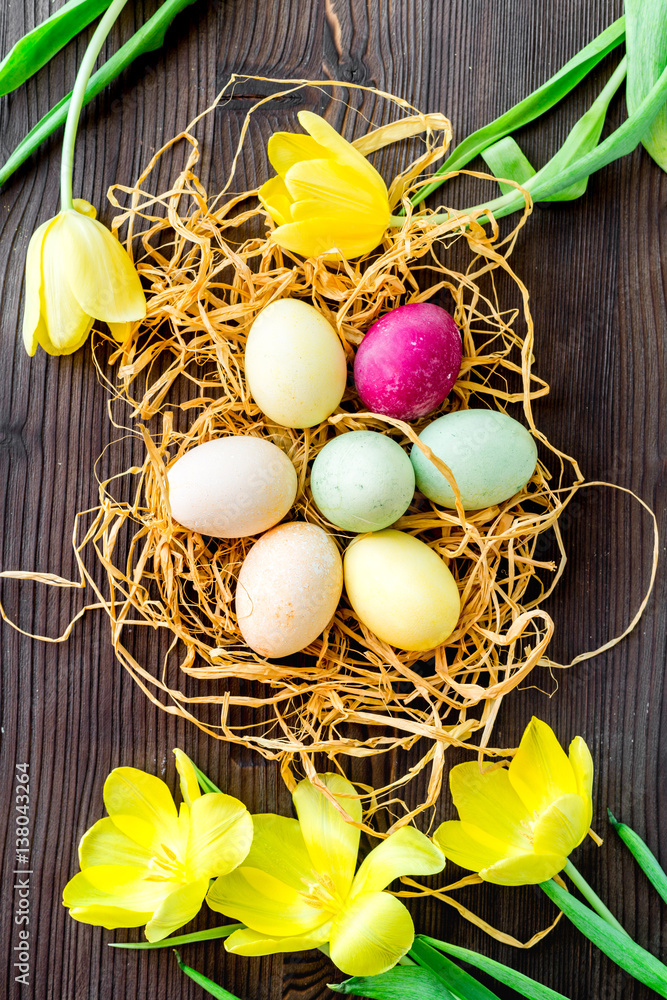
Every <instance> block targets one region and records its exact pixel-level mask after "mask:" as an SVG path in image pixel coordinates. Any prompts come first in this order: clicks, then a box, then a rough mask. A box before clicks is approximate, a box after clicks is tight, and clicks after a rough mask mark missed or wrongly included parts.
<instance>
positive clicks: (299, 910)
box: [207, 774, 445, 976]
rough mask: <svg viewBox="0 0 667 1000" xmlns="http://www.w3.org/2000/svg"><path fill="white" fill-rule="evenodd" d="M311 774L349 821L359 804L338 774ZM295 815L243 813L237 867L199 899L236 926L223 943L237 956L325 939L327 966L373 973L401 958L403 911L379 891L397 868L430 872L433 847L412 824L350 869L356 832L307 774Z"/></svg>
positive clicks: (406, 935)
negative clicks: (248, 841)
mask: <svg viewBox="0 0 667 1000" xmlns="http://www.w3.org/2000/svg"><path fill="white" fill-rule="evenodd" d="M320 778H321V779H322V781H323V782H324V784H325V785H326V787H327V788H328V789H329V791H330V792H331V793H332V794H333V796H334V797H335V799H336V800H337V801H338V802H339V803H340V805H341V807H342V808H343V809H345V811H346V812H347V813H348V815H349V816H350V817H351V818H352V820H353V821H354V822H357V823H358V822H360V820H361V805H360V803H359V800H358V799H357V798H355V797H354V795H355V793H354V789H353V787H352V785H351V784H350V783H349V781H347V780H346V779H345V778H343V777H341V776H340V775H338V774H323V775H320ZM293 799H294V806H295V809H296V812H297V816H298V817H299V818H298V821H297V820H295V819H288V818H287V817H285V816H275V815H272V814H264V815H260V816H253V824H254V830H255V833H254V838H253V842H252V847H251V848H250V853H249V854H248V857H247V858H246V859H245V861H244V863H243V865H242V866H241V867H239V868H237V869H236V870H235V871H233V872H232V873H231V874H229V875H224V876H223V877H222V878H218V879H216V881H215V882H214V883H213V885H212V887H211V890H210V892H209V894H208V897H207V902H208V905H209V906H210V907H211V908H212V909H214V910H218V911H219V912H220V913H224V914H225V915H226V916H229V917H233V918H234V919H236V920H239V921H242V922H243V923H244V924H246V927H245V928H243V929H241V930H237V931H234V933H233V934H231V935H230V936H229V937H228V938H227V939H226V941H225V947H226V949H227V951H230V952H234V953H235V954H239V955H272V954H275V953H277V952H294V951H305V950H308V949H310V948H317V947H320V946H322V945H325V944H327V943H328V945H329V954H330V956H331V959H332V961H333V962H334V964H335V965H337V966H338V968H339V969H341V970H342V971H343V972H345V973H347V974H348V975H351V976H375V975H377V974H378V973H380V972H384V971H385V970H386V969H390V968H391V967H392V966H393V965H395V963H396V962H397V961H398V960H399V958H402V957H403V955H405V954H406V953H407V952H408V951H409V949H410V947H411V945H412V942H413V939H414V926H413V923H412V918H411V916H410V914H409V912H408V910H407V909H406V907H405V906H404V905H403V903H401V902H400V901H399V900H398V899H397V898H396V896H392V895H390V894H389V893H388V892H384V891H383V890H384V889H385V888H386V887H387V886H388V885H389V883H390V882H392V881H393V880H394V879H395V878H398V877H399V876H400V875H407V874H412V875H434V874H435V873H436V872H439V871H441V870H442V868H443V867H444V863H445V859H444V857H443V856H442V853H441V852H440V850H439V849H438V848H437V847H435V845H434V844H433V843H432V842H431V841H430V840H428V838H427V837H425V836H424V835H423V834H422V833H419V832H418V831H417V830H415V829H414V827H409V826H405V827H402V828H401V829H400V830H397V832H396V833H393V834H391V836H389V837H388V838H387V839H386V840H384V841H382V843H381V844H379V845H378V846H377V847H376V848H375V849H374V850H372V851H371V852H370V854H369V855H368V856H367V857H366V859H365V860H364V861H363V862H362V864H361V865H360V867H359V870H358V871H357V873H356V875H355V873H354V872H355V868H356V864H357V853H358V849H359V829H358V828H357V827H356V826H354V825H352V823H349V822H346V821H345V820H344V819H343V817H342V816H341V814H340V812H339V811H338V810H337V809H336V807H335V806H334V805H333V804H332V803H331V801H330V800H329V799H328V798H327V797H326V796H325V795H323V794H322V792H320V791H319V790H318V789H317V788H316V787H315V786H313V785H312V784H311V783H310V782H309V781H301V782H300V783H299V784H298V785H297V788H296V789H295V792H294V796H293Z"/></svg>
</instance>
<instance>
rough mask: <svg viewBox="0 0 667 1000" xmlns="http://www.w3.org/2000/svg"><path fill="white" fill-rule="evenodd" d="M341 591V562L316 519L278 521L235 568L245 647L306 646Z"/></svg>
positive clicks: (286, 650) (277, 653) (269, 652)
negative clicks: (241, 563)
mask: <svg viewBox="0 0 667 1000" xmlns="http://www.w3.org/2000/svg"><path fill="white" fill-rule="evenodd" d="M342 590H343V562H342V559H341V557H340V553H339V551H338V549H337V547H336V543H335V542H334V540H333V538H332V536H331V535H330V534H328V532H326V531H324V530H323V529H322V528H320V527H318V526H317V525H316V524H306V523H305V522H303V521H293V522H290V523H289V524H279V525H278V527H277V528H273V530H272V531H268V532H267V533H266V534H265V535H262V537H261V538H260V539H259V540H258V541H257V542H255V544H254V545H253V547H252V548H251V550H250V552H249V553H248V555H247V556H246V558H245V560H244V562H243V565H242V566H241V572H240V573H239V579H238V586H237V590H236V617H237V620H238V625H239V629H240V630H241V634H242V635H243V638H244V639H245V641H246V643H247V645H248V646H250V648H251V649H254V650H255V652H256V653H260V654H261V655H262V656H268V657H281V656H290V655H291V654H292V653H297V652H298V651H299V650H301V649H305V648H306V646H309V645H310V644H311V642H314V641H315V639H317V637H318V635H320V634H321V633H322V632H323V631H324V629H325V628H326V627H327V625H328V624H329V622H330V621H331V619H332V618H333V615H334V612H335V610H336V607H337V605H338V602H339V600H340V595H341V593H342Z"/></svg>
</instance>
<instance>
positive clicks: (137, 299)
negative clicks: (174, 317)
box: [61, 211, 146, 323]
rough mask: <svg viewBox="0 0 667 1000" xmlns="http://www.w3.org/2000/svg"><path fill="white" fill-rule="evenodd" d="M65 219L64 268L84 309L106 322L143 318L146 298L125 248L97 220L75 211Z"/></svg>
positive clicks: (63, 221) (63, 218)
mask: <svg viewBox="0 0 667 1000" xmlns="http://www.w3.org/2000/svg"><path fill="white" fill-rule="evenodd" d="M61 219H62V252H63V254H64V257H65V259H66V261H67V263H66V265H64V266H65V267H66V270H67V275H68V278H69V286H70V288H71V290H72V294H73V295H75V296H76V298H77V300H78V302H79V304H80V306H81V308H82V309H83V310H84V311H85V312H86V313H88V314H89V315H90V316H93V317H95V319H101V320H104V321H105V322H111V323H126V322H129V321H131V320H139V319H143V318H144V316H145V315H146V298H145V296H144V292H143V289H142V287H141V281H140V280H139V275H138V274H137V271H136V268H135V266H134V264H133V263H132V261H131V260H130V257H129V255H128V253H127V251H126V249H125V247H124V246H123V245H122V244H121V243H119V241H118V240H117V239H116V237H115V236H114V235H113V234H112V233H111V232H109V230H108V229H107V228H106V226H103V225H102V223H101V222H98V221H97V220H96V219H91V218H89V217H88V216H85V215H80V214H79V212H75V211H66V212H63V213H61Z"/></svg>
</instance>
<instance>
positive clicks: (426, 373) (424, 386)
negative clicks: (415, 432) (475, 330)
mask: <svg viewBox="0 0 667 1000" xmlns="http://www.w3.org/2000/svg"><path fill="white" fill-rule="evenodd" d="M460 368H461V334H460V332H459V328H458V327H457V325H456V323H455V322H454V320H453V319H452V317H451V316H450V315H449V313H448V312H447V311H446V310H445V309H441V308H440V306H435V305H433V304H432V303H430V302H413V303H411V304H409V305H406V306H399V308H398V309H392V311H391V312H389V313H387V314H386V315H385V316H383V317H382V319H379V320H378V321H377V322H376V323H373V325H372V327H371V328H370V330H369V331H368V333H367V334H366V336H365V337H364V339H363V340H362V342H361V344H360V345H359V347H358V349H357V354H356V358H355V360H354V382H355V385H356V387H357V392H358V393H359V396H360V397H361V401H362V403H363V404H364V406H365V407H366V409H368V410H372V412H373V413H383V414H385V415H386V416H388V417H395V418H397V419H398V420H416V419H417V418H418V417H425V416H426V414H427V413H430V412H431V411H432V410H435V409H436V408H437V407H438V406H439V405H440V404H441V403H442V401H443V399H445V397H446V396H447V395H448V393H449V392H450V390H451V388H452V386H453V385H454V383H455V382H456V379H457V377H458V374H459V369H460Z"/></svg>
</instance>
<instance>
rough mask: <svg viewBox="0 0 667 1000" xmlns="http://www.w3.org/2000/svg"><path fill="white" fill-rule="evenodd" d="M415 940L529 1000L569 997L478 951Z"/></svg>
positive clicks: (423, 938)
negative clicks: (482, 973)
mask: <svg viewBox="0 0 667 1000" xmlns="http://www.w3.org/2000/svg"><path fill="white" fill-rule="evenodd" d="M415 940H416V941H424V942H426V944H429V945H431V947H432V948H435V949H437V950H438V951H443V952H444V953H445V954H446V955H451V956H452V957H453V958H458V959H459V960H460V961H461V962H466V963H467V964H468V965H472V966H473V968H475V969H479V970H480V971H481V972H486V974H487V975H488V976H491V977H492V978H493V979H496V980H497V981H498V982H499V983H503V984H504V985H505V986H510V987H511V988H512V989H513V990H516V991H517V993H521V994H522V996H524V997H528V998H529V1000H567V997H566V996H565V995H564V994H563V993H558V992H557V991H556V990H552V989H549V987H548V986H543V985H542V983H538V982H536V981H535V980H534V979H531V978H530V977H529V976H524V975H523V973H521V972H517V971H516V970H515V969H510V968H509V966H507V965H502V963H501V962H495V961H494V960H493V959H492V958H487V957H486V955H479V954H478V953H477V952H476V951H469V950H468V948H459V946H458V945H455V944H449V943H448V942H446V941H437V940H436V939H435V938H431V937H427V936H426V935H424V934H419V935H418V936H417V937H416V938H415ZM413 947H414V946H413Z"/></svg>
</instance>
